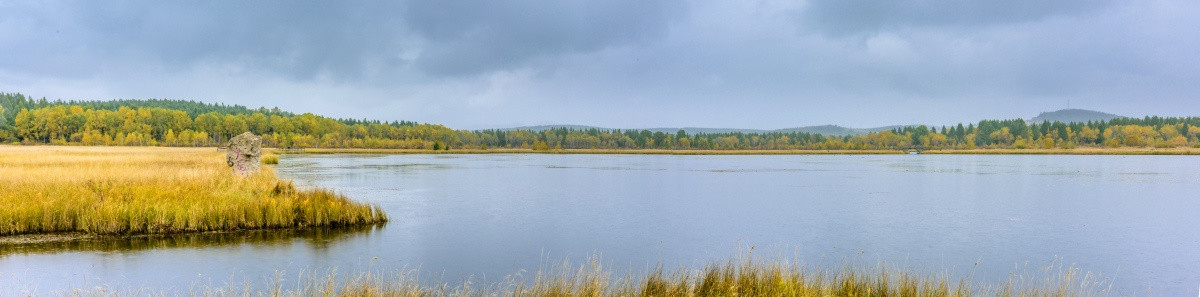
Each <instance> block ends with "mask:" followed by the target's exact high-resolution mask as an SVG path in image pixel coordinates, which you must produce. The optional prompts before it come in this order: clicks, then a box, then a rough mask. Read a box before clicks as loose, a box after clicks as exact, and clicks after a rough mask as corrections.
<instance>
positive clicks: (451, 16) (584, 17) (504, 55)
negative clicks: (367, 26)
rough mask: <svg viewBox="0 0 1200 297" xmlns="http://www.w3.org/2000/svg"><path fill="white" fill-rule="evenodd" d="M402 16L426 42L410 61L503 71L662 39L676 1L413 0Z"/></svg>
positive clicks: (448, 68) (450, 69) (441, 69)
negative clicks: (541, 60) (538, 60)
mask: <svg viewBox="0 0 1200 297" xmlns="http://www.w3.org/2000/svg"><path fill="white" fill-rule="evenodd" d="M407 8H408V9H406V10H405V15H404V19H405V20H406V22H407V23H408V24H409V25H410V26H411V27H412V29H413V30H414V31H415V32H416V33H418V34H419V35H420V36H422V37H425V38H426V39H428V40H429V41H431V46H430V47H429V48H426V49H425V50H424V51H423V52H422V55H421V57H420V59H419V60H418V61H417V65H418V66H419V67H420V68H421V69H422V70H425V71H426V72H429V73H433V74H438V75H460V74H475V73H479V72H485V71H490V70H497V69H508V68H512V67H515V66H518V65H522V64H524V63H526V62H528V61H530V60H533V59H536V58H539V57H543V56H555V55H560V54H571V53H579V52H590V51H595V50H599V49H604V48H608V47H615V46H625V45H636V44H638V43H643V42H648V41H652V40H656V39H660V38H662V37H664V35H665V33H666V30H667V26H668V24H669V22H670V20H671V19H672V18H673V17H678V16H681V15H683V13H684V9H685V7H684V5H682V3H678V2H677V1H642V0H614V1H575V0H570V1H553V0H552V1H527V0H522V1H468V0H450V1H439V0H416V1H410V2H408V3H407Z"/></svg>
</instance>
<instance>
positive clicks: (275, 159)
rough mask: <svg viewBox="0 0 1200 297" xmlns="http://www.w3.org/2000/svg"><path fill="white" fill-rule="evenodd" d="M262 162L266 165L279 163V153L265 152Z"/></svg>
mask: <svg viewBox="0 0 1200 297" xmlns="http://www.w3.org/2000/svg"><path fill="white" fill-rule="evenodd" d="M262 163H263V164H266V165H276V164H279V155H276V154H263V156H262Z"/></svg>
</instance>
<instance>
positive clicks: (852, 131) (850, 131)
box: [775, 125, 904, 136]
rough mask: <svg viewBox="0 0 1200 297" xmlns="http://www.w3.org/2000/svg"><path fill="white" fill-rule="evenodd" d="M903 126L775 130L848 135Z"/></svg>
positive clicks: (827, 126) (829, 126) (832, 126)
mask: <svg viewBox="0 0 1200 297" xmlns="http://www.w3.org/2000/svg"><path fill="white" fill-rule="evenodd" d="M902 127H904V126H886V127H877V128H866V129H859V128H847V127H842V126H838V125H823V126H808V127H796V128H787V129H779V130H775V132H804V133H817V134H821V135H834V136H847V135H863V134H867V133H871V132H878V131H886V130H892V129H896V128H902Z"/></svg>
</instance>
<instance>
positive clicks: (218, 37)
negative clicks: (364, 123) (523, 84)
mask: <svg viewBox="0 0 1200 297" xmlns="http://www.w3.org/2000/svg"><path fill="white" fill-rule="evenodd" d="M294 3H297V4H293V2H222V1H189V2H167V1H131V2H115V3H112V2H102V1H80V2H73V1H68V2H53V1H51V2H40V3H39V2H35V3H21V4H16V5H25V7H18V9H14V10H10V11H9V13H6V15H5V19H7V20H8V21H10V22H12V23H15V24H17V25H16V26H13V27H9V28H8V30H11V31H18V32H11V31H10V32H8V33H9V34H12V35H15V36H18V37H19V38H21V39H22V41H23V42H17V43H5V45H3V46H2V47H3V49H4V50H5V51H6V52H9V53H14V54H15V55H13V56H10V57H12V58H14V59H12V60H6V61H0V63H4V64H3V65H0V66H3V67H6V68H8V67H23V68H27V69H28V70H29V71H34V72H39V71H44V72H46V73H47V74H52V75H79V74H86V73H94V72H96V71H104V70H106V69H109V68H113V67H118V65H113V64H120V63H129V64H133V65H134V66H138V65H141V64H143V63H147V64H150V65H151V67H164V68H168V69H173V68H187V67H192V66H194V65H195V64H196V63H227V64H236V65H237V66H238V67H239V68H246V69H253V70H256V71H270V72H275V73H279V74H281V75H286V76H290V77H294V78H299V79H304V78H311V77H314V76H317V75H332V76H335V77H338V78H345V79H358V78H361V77H362V76H363V74H364V69H365V66H366V65H367V63H383V64H385V65H386V64H397V63H398V62H399V61H398V60H397V58H396V57H395V55H390V56H389V53H393V52H399V51H400V50H401V49H400V48H398V44H397V42H396V40H397V39H398V37H400V36H401V35H402V32H403V30H402V27H401V26H400V24H399V23H398V21H397V20H395V19H392V18H388V17H386V16H387V15H389V14H397V15H398V14H399V7H394V6H395V5H386V4H384V5H375V4H371V5H367V6H355V7H351V6H344V5H339V3H335V2H311V3H310V2H305V3H302V4H299V2H294ZM385 3H386V2H385ZM21 8H23V9H21ZM18 12H19V13H18ZM48 61H50V63H49V64H53V62H52V61H70V63H64V64H62V65H49V66H50V67H46V66H48V65H47V63H46V62H48ZM133 71H136V70H133Z"/></svg>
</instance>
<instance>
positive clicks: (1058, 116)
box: [1029, 109, 1125, 123]
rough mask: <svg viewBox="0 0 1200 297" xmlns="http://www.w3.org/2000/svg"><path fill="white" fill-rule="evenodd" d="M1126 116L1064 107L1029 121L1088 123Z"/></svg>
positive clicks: (1041, 114)
mask: <svg viewBox="0 0 1200 297" xmlns="http://www.w3.org/2000/svg"><path fill="white" fill-rule="evenodd" d="M1124 117H1125V116H1122V115H1115V114H1111V113H1106V112H1099V111H1094V110H1086V109H1063V110H1057V111H1050V112H1043V113H1040V114H1038V115H1037V116H1036V117H1033V118H1032V119H1029V122H1030V123H1041V122H1047V121H1048V122H1063V123H1070V122H1079V123H1086V122H1097V121H1108V120H1112V119H1115V118H1124Z"/></svg>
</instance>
